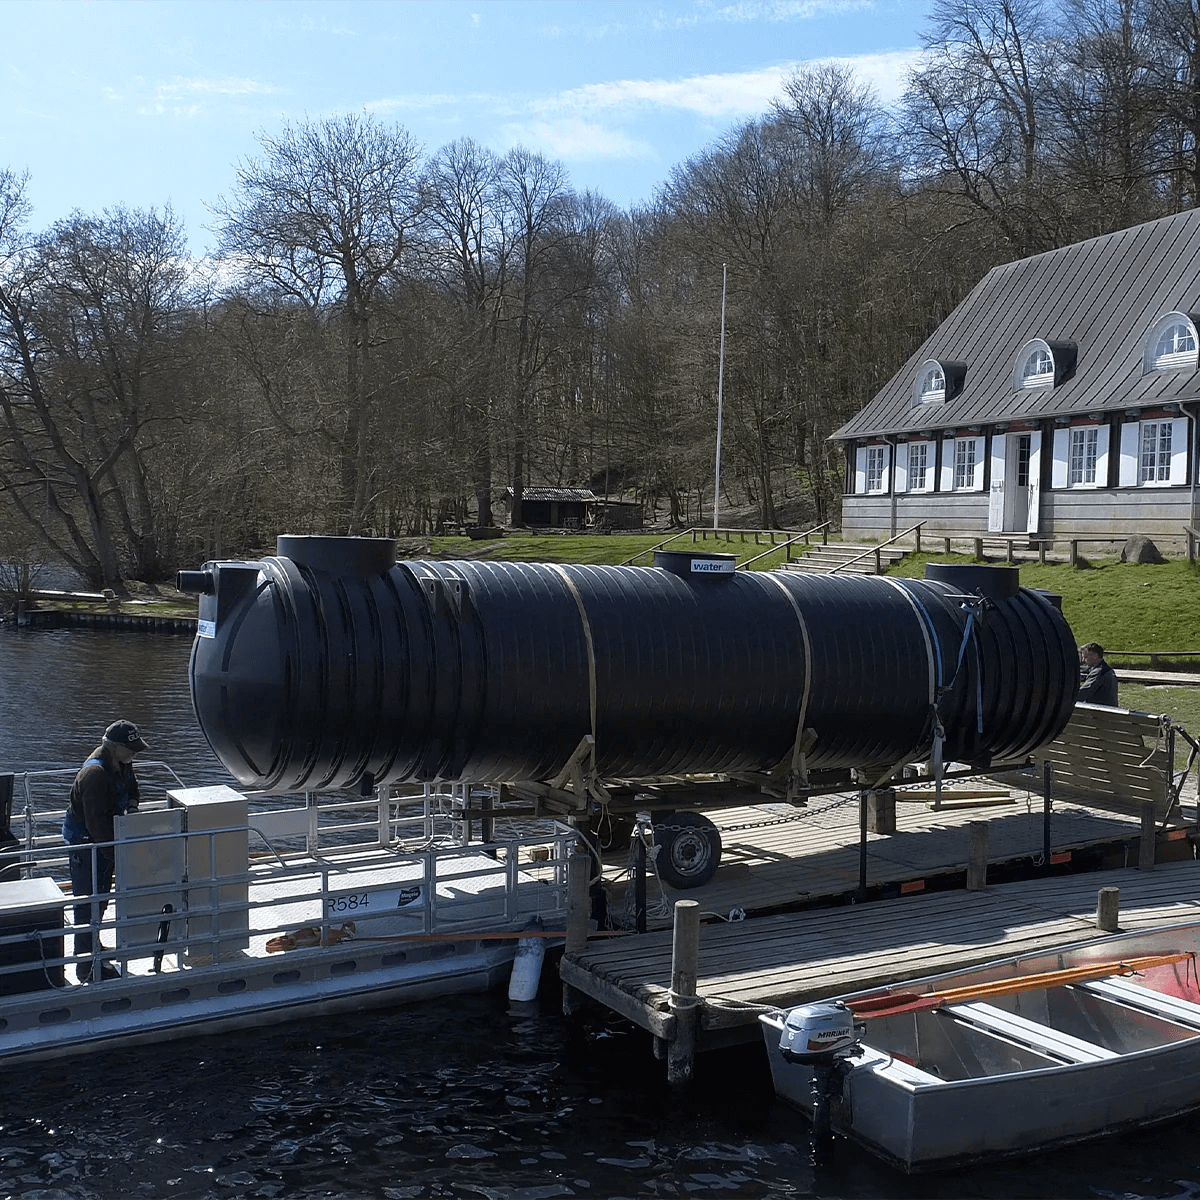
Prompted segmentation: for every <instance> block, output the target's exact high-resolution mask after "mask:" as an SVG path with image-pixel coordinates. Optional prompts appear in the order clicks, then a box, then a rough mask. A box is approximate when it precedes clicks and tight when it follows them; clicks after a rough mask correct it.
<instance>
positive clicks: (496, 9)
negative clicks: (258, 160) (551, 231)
mask: <svg viewBox="0 0 1200 1200" xmlns="http://www.w3.org/2000/svg"><path fill="white" fill-rule="evenodd" d="M926 10H927V3H926V0H757V2H756V0H734V2H727V0H660V2H659V3H647V4H643V3H641V2H640V0H618V2H609V0H490V2H485V0H406V2H400V3H363V2H354V0H343V2H341V3H324V2H322V3H306V2H304V0H290V2H286V3H275V2H266V0H263V2H255V0H248V2H247V0H240V2H238V3H225V2H222V0H206V2H204V3H193V2H191V0H169V2H167V0H141V2H130V3H111V2H108V3H87V2H83V0H73V2H55V0H40V2H29V0H6V2H5V3H4V4H3V6H2V7H0V18H2V27H0V28H2V32H0V167H9V168H11V169H14V170H17V171H22V170H26V169H28V171H29V172H30V176H31V184H30V198H31V199H32V201H33V204H34V210H35V211H34V217H33V220H34V224H35V225H36V226H39V227H43V226H46V225H49V224H50V223H51V222H53V221H54V220H57V219H58V218H60V217H63V216H65V215H67V214H68V213H69V212H70V211H71V210H72V209H75V208H79V209H82V210H83V211H85V212H99V211H100V210H102V209H103V208H105V207H109V206H113V205H118V204H123V205H126V206H129V207H140V208H149V207H161V206H162V205H164V204H166V203H167V202H170V203H171V204H172V205H173V206H174V208H175V210H176V211H177V212H178V213H180V214H181V215H182V216H183V218H184V220H185V221H186V224H187V229H188V233H189V236H190V239H191V243H192V246H193V249H194V250H196V251H197V252H201V251H203V250H204V249H205V248H206V247H207V246H208V245H209V243H210V242H211V240H212V237H211V234H210V233H208V232H207V231H206V230H205V229H204V226H205V225H206V224H208V223H210V221H211V218H210V217H209V215H208V212H207V209H206V207H205V206H206V204H211V203H212V202H213V201H215V200H216V199H217V197H218V196H219V195H221V194H223V193H228V192H229V191H230V189H231V187H232V185H233V182H234V173H235V169H236V164H237V162H238V161H239V159H242V158H245V157H247V156H252V155H253V154H255V152H256V150H257V143H256V141H255V134H256V133H257V132H259V131H262V130H265V131H267V132H268V133H270V132H276V131H278V129H279V128H280V127H281V125H282V124H283V123H284V122H285V121H289V120H290V121H300V120H303V119H305V118H306V117H312V118H320V117H325V116H328V115H331V114H333V113H338V112H345V111H350V110H353V111H362V110H367V111H370V112H373V113H375V114H376V115H377V116H378V117H380V118H383V119H385V120H388V121H395V122H398V123H399V124H401V125H403V126H404V127H405V128H406V129H407V130H408V131H409V132H410V133H411V134H412V135H413V136H414V137H415V138H416V140H417V141H418V142H419V143H421V144H422V145H423V146H424V147H425V149H426V151H428V152H432V151H434V150H436V149H437V148H438V147H440V146H442V145H444V144H446V143H447V142H449V141H452V140H453V139H454V138H458V137H471V138H474V139H475V140H476V141H478V142H480V143H482V144H484V145H487V146H489V147H491V148H493V149H495V150H497V151H499V152H503V151H505V150H507V149H509V148H510V147H511V146H513V145H516V144H522V145H525V146H528V147H530V148H532V149H535V150H539V151H541V152H542V153H544V154H546V155H547V156H548V157H551V158H555V159H558V160H561V161H562V162H563V163H564V165H565V166H566V167H567V170H568V172H569V174H570V177H571V181H572V183H573V184H574V185H575V186H576V187H577V188H579V189H584V188H591V189H593V190H595V191H597V192H599V193H601V194H602V195H604V196H606V197H608V198H609V199H610V200H612V201H614V202H615V203H617V204H618V205H620V206H622V207H625V206H628V205H631V204H636V203H639V202H643V201H648V200H650V199H651V198H652V196H653V194H654V191H655V189H656V187H657V186H658V185H659V184H661V183H662V182H663V181H664V180H665V179H666V178H667V176H668V174H669V172H670V170H671V168H672V166H674V165H675V164H677V163H680V162H683V161H684V160H686V159H687V158H688V157H689V156H690V155H692V154H695V153H697V152H698V151H700V150H702V149H703V148H704V147H705V146H707V145H709V144H710V143H711V142H712V141H713V140H714V139H716V138H717V137H719V136H720V135H721V134H723V133H725V132H726V131H727V130H729V129H730V128H732V127H733V126H735V125H736V124H738V123H739V122H741V121H744V120H746V119H748V118H750V117H754V116H757V115H760V114H761V113H763V112H765V111H766V110H767V109H768V108H769V105H770V102H771V100H772V98H774V97H776V96H778V95H779V94H780V85H781V81H782V80H783V79H784V78H785V77H786V76H787V75H788V74H789V73H790V72H791V71H792V70H794V69H795V67H796V66H797V65H798V64H800V63H802V62H807V61H813V60H824V59H838V60H844V61H849V62H851V63H853V64H854V65H855V66H856V68H857V69H858V70H859V72H860V74H861V76H862V77H863V78H864V79H865V80H867V81H869V82H871V83H872V84H873V85H874V86H875V87H876V90H877V91H878V92H879V94H880V96H881V98H882V99H884V100H891V99H894V98H895V97H896V96H897V95H898V94H899V91H900V89H901V87H902V85H903V79H904V75H905V72H906V70H907V69H908V67H909V66H910V64H911V63H912V62H913V61H914V59H915V56H916V51H917V47H918V45H919V42H920V30H921V28H922V26H923V23H924V20H925V13H926Z"/></svg>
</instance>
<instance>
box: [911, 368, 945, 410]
mask: <svg viewBox="0 0 1200 1200" xmlns="http://www.w3.org/2000/svg"><path fill="white" fill-rule="evenodd" d="M945 398H946V372H945V371H943V370H942V364H941V363H936V362H935V363H929V364H928V365H927V366H926V367H925V370H924V371H922V372H921V380H920V387H919V389H918V395H917V403H918V404H940V403H941V402H942V401H943V400H945Z"/></svg>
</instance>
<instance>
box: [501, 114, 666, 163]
mask: <svg viewBox="0 0 1200 1200" xmlns="http://www.w3.org/2000/svg"><path fill="white" fill-rule="evenodd" d="M499 135H500V136H499V138H498V139H497V143H498V145H500V146H502V147H503V149H507V148H508V147H509V146H514V145H521V146H528V147H530V148H531V149H536V150H541V151H543V152H544V153H546V154H547V155H550V156H552V157H554V158H562V159H567V160H569V161H572V162H580V161H590V160H594V159H613V158H617V159H630V158H646V159H653V158H655V157H656V155H655V151H654V148H653V147H652V146H650V145H648V144H647V143H646V142H644V141H640V140H638V139H637V138H631V137H629V136H627V135H626V134H624V133H621V132H620V131H618V130H614V129H608V128H605V127H604V126H603V125H598V124H596V122H595V121H585V120H583V119H580V118H564V119H562V120H550V121H537V120H534V121H529V122H525V123H522V122H513V123H510V124H507V125H505V126H503V127H502V128H501V129H500V131H499Z"/></svg>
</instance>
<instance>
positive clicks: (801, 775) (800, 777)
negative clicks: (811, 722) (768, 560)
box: [764, 571, 812, 804]
mask: <svg viewBox="0 0 1200 1200" xmlns="http://www.w3.org/2000/svg"><path fill="white" fill-rule="evenodd" d="M764 574H765V575H766V577H767V578H768V579H769V580H770V581H771V582H772V583H773V584H775V585H776V586H777V587H778V588H779V590H780V591H781V592H782V593H783V594H784V595H785V596H786V597H787V598H788V603H789V604H791V606H792V611H793V612H794V613H795V614H796V621H797V622H798V624H799V625H800V639H801V641H803V643H804V691H803V693H802V694H801V696H800V716H799V718H798V720H797V721H796V738H795V741H793V742H792V753H791V765H790V767H789V769H788V776H787V800H788V803H789V804H794V803H795V802H796V799H797V798H798V796H799V793H800V792H801V791H807V789H808V763H807V761H806V754H805V751H806V749H811V747H810V746H808V745H807V744H806V739H807V733H806V731H805V728H804V722H805V720H806V719H807V717H808V697H809V694H810V693H811V691H812V642H811V641H810V640H809V636H808V626H807V625H806V624H805V623H804V614H803V613H802V612H801V611H800V602H799V601H798V600H797V599H796V597H795V596H793V595H792V593H791V592H790V591H789V590H788V586H787V584H786V583H784V582H783V580H782V579H780V578H779V577H778V576H777V575H776V574H774V573H773V572H771V571H766V572H764ZM787 761H788V760H787V759H784V762H787ZM781 765H782V764H781Z"/></svg>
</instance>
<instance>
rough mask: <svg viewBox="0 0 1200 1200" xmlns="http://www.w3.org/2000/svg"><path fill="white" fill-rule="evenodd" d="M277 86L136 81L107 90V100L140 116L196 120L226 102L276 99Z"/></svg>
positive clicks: (243, 81) (227, 81)
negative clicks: (263, 97)
mask: <svg viewBox="0 0 1200 1200" xmlns="http://www.w3.org/2000/svg"><path fill="white" fill-rule="evenodd" d="M278 91H279V88H277V87H276V86H275V85H274V84H271V83H263V82H262V81H260V80H257V79H239V78H235V77H227V78H224V79H206V78H190V79H188V78H184V77H183V76H180V75H177V76H175V77H174V78H172V79H163V80H158V81H154V80H149V79H145V78H141V77H135V78H134V79H132V80H131V81H130V82H129V84H128V85H127V86H126V87H124V88H115V87H107V88H105V89H104V95H105V98H106V99H107V100H108V101H109V102H110V103H111V104H114V105H116V106H118V107H121V108H126V109H129V110H130V111H131V112H134V113H136V114H137V115H138V116H143V117H144V116H170V117H185V118H191V117H197V116H201V115H203V114H204V113H206V112H208V111H211V110H212V109H213V107H215V105H216V104H218V103H219V102H220V101H223V100H229V99H240V98H243V97H247V96H273V95H275V94H276V93H277V92H278Z"/></svg>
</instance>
